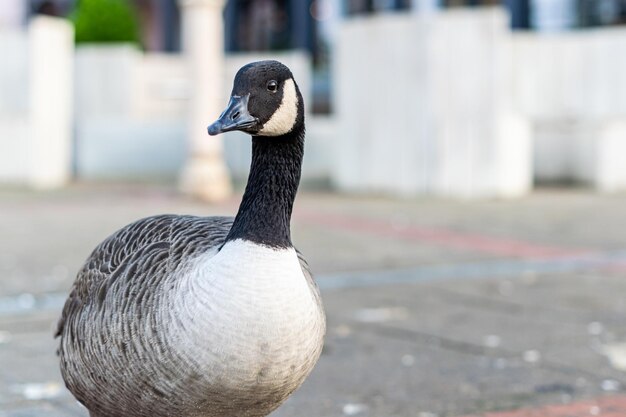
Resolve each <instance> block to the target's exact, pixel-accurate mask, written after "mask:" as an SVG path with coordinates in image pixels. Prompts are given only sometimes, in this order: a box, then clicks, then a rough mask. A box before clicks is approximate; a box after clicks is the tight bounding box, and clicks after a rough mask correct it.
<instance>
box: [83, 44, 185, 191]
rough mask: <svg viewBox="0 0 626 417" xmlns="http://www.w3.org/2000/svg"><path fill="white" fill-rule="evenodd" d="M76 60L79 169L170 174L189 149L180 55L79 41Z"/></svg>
mask: <svg viewBox="0 0 626 417" xmlns="http://www.w3.org/2000/svg"><path fill="white" fill-rule="evenodd" d="M75 68H76V77H75V84H76V111H75V125H76V156H75V158H76V167H77V175H78V177H79V178H80V179H84V180H128V179H159V178H160V179H163V178H175V177H176V176H177V175H178V173H179V171H180V169H181V167H182V164H183V162H184V160H185V156H186V149H187V148H186V147H187V141H186V137H185V127H186V124H185V121H186V119H185V111H186V106H187V101H188V88H189V86H188V80H187V74H186V71H185V66H184V62H183V61H182V58H180V57H179V56H175V55H165V54H144V53H142V52H140V51H139V50H137V49H136V48H135V47H133V46H132V45H116V46H107V45H91V46H80V47H78V48H77V50H76V66H75Z"/></svg>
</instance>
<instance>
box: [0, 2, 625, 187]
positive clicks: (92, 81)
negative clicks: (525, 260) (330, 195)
mask: <svg viewBox="0 0 626 417" xmlns="http://www.w3.org/2000/svg"><path fill="white" fill-rule="evenodd" d="M42 15H46V16H59V17H61V18H59V19H52V18H47V19H44V18H41V16H42ZM64 18H65V19H64ZM625 20H626V3H625V2H624V1H622V0H545V1H543V0H510V1H507V2H499V1H487V0H483V1H479V0H474V1H470V0H468V1H461V0H458V1H452V0H448V1H443V0H334V1H331V0H315V1H313V0H311V1H308V0H299V1H288V0H280V1H279V0H257V1H252V0H250V1H243V0H242V1H221V2H219V1H218V2H216V1H205V2H199V1H198V2H194V1H176V0H152V1H150V0H141V1H140V0H138V1H121V0H108V1H107V0H82V1H71V0H56V1H51V0H49V1H40V0H32V1H26V0H6V1H4V2H3V3H2V6H1V7H0V27H1V28H2V29H1V31H0V53H1V54H2V56H3V57H4V59H3V60H4V64H3V65H2V68H1V69H0V71H2V73H1V74H0V92H1V94H0V155H1V156H0V158H2V159H1V160H0V162H1V163H0V182H1V183H6V184H22V185H24V184H25V185H28V186H34V187H58V186H63V185H64V184H67V183H68V182H70V181H72V180H79V181H111V180H114V181H118V180H124V181H127V180H130V181H134V180H146V179H150V180H154V179H159V180H169V181H178V180H179V179H180V178H181V175H183V178H182V180H181V181H182V182H187V183H189V182H190V181H191V182H193V180H192V179H189V178H186V177H189V176H191V177H194V176H195V175H196V174H194V173H189V174H188V175H184V174H181V172H183V171H184V169H185V167H187V168H186V169H187V171H190V170H191V171H193V170H194V166H195V162H193V161H192V160H193V158H194V157H195V158H196V160H197V159H198V158H204V159H206V158H208V156H207V155H208V154H212V155H213V154H214V155H215V158H213V159H212V161H213V162H211V163H212V164H214V165H216V166H217V165H220V164H222V162H220V161H219V160H221V159H222V158H225V163H226V166H227V168H228V172H229V173H230V176H232V178H234V179H235V180H241V179H245V177H246V175H247V174H246V171H247V167H248V156H249V155H248V153H249V146H248V142H247V141H245V140H244V139H243V138H242V137H237V136H235V137H233V138H229V139H228V140H227V141H226V142H225V145H224V146H225V149H224V152H222V150H221V146H220V145H215V144H210V145H207V144H203V143H202V142H208V141H209V139H208V138H205V137H204V127H205V126H206V125H207V124H208V123H209V122H210V121H211V120H213V119H214V118H215V117H216V116H217V115H218V114H219V113H220V110H221V106H223V105H224V103H225V102H226V97H227V95H228V93H229V91H230V88H231V82H232V81H231V80H232V77H233V74H234V73H235V72H236V70H237V69H238V68H239V67H240V66H241V65H242V64H244V63H246V62H249V61H251V60H257V59H263V58H269V57H273V58H278V59H281V60H283V61H285V62H286V63H287V64H288V65H289V66H290V67H291V68H292V69H293V71H294V73H295V74H296V77H297V80H298V82H299V83H300V85H301V88H302V89H303V91H304V96H305V97H306V100H307V109H308V111H309V118H308V123H307V127H308V132H309V136H308V137H309V145H308V147H309V149H308V152H307V163H306V164H305V182H307V183H313V184H317V185H322V186H327V187H332V188H333V189H335V190H340V191H347V192H353V191H358V192H362V191H365V192H371V191H376V192H383V193H387V194H392V195H393V194H396V195H397V194H400V195H406V196H414V195H420V194H434V195H448V196H453V197H485V196H487V197H492V196H497V197H501V196H504V197H506V196H520V195H524V194H525V193H528V192H529V191H530V190H531V189H532V188H533V186H534V185H541V184H545V183H559V184H584V185H588V186H590V187H592V188H594V189H597V190H602V191H619V190H621V189H623V188H624V187H625V186H626V165H625V164H622V163H621V160H619V155H620V154H621V153H622V152H623V151H624V149H622V148H621V146H623V145H622V141H621V140H619V139H618V137H621V136H623V135H624V134H626V133H625V130H624V129H625V127H624V118H623V115H624V113H625V112H626V97H625V95H626V86H625V85H624V82H623V79H622V78H623V77H622V74H623V73H624V72H625V70H626V68H625V67H624V66H625V65H626V63H625V62H624V59H623V58H622V56H623V55H624V54H622V53H621V48H622V47H623V45H624V42H626V32H625V31H624V28H623V27H622V26H620V25H621V24H622V23H623V22H624V21H625ZM185 39H186V40H187V42H185ZM194 93H197V94H196V97H195V98H194ZM211 140H212V141H213V142H216V143H219V140H218V141H215V140H213V139H211ZM207 147H213V148H214V149H206V148H207ZM44 149H45V150H46V151H43V150H44ZM202 155H204V156H202ZM216 169H217V168H216ZM219 170H221V171H223V170H224V167H223V166H222V167H221V168H219ZM390 172H395V175H389V173H390ZM226 175H227V174H222V176H226ZM224 181H226V182H227V181H229V179H228V178H225V179H224Z"/></svg>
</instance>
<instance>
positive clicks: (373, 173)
mask: <svg viewBox="0 0 626 417" xmlns="http://www.w3.org/2000/svg"><path fill="white" fill-rule="evenodd" d="M511 52H512V49H511V34H510V32H509V30H508V27H507V17H506V16H505V14H504V12H503V11H502V10H500V9H487V10H483V11H479V12H476V11H468V10H460V11H450V12H446V13H436V14H427V15H423V16H420V15H415V14H411V15H400V14H397V15H379V16H373V17H364V18H356V19H351V20H348V21H346V22H345V23H344V24H342V28H341V31H340V36H339V42H338V45H337V53H336V63H335V68H336V71H335V75H336V79H335V85H336V97H337V120H338V123H339V136H338V137H337V138H336V140H337V142H338V144H339V151H338V152H336V155H337V158H338V159H337V160H336V161H335V163H334V164H333V165H332V166H333V167H334V171H333V173H332V178H333V179H335V181H336V184H337V186H338V187H339V188H341V189H343V190H347V191H349V190H362V191H370V190H379V191H383V192H392V193H399V194H404V195H414V194H421V193H429V194H437V195H448V196H464V197H478V196H516V195H521V194H524V193H525V192H527V191H528V190H529V189H530V186H531V181H532V171H531V152H530V149H531V147H530V143H531V137H530V129H529V126H528V124H527V123H526V121H525V120H524V119H523V118H522V117H521V115H520V114H519V113H518V112H516V111H515V109H514V106H513V92H512V89H511V80H512V65H511V64H512V56H511Z"/></svg>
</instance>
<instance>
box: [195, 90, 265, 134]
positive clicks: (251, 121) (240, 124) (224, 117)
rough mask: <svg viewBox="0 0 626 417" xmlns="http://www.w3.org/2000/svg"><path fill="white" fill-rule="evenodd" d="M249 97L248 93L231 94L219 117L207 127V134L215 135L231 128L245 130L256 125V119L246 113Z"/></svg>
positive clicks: (231, 129)
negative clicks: (243, 94) (242, 94)
mask: <svg viewBox="0 0 626 417" xmlns="http://www.w3.org/2000/svg"><path fill="white" fill-rule="evenodd" d="M249 98H250V95H249V94H246V95H245V96H231V97H230V101H229V102H228V107H226V110H224V111H223V112H222V114H221V115H220V118H219V119H217V120H216V121H215V122H213V123H212V124H211V125H210V126H209V127H208V129H207V130H208V131H209V135H211V136H215V135H217V134H220V133H224V132H230V131H233V130H243V131H246V130H248V129H250V128H251V127H254V126H256V125H257V123H258V120H257V119H256V118H255V117H252V116H251V115H250V113H248V99H249Z"/></svg>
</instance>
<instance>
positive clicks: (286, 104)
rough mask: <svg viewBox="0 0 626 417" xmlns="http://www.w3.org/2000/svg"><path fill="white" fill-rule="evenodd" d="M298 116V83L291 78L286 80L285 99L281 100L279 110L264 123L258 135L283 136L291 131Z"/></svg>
mask: <svg viewBox="0 0 626 417" xmlns="http://www.w3.org/2000/svg"><path fill="white" fill-rule="evenodd" d="M297 117H298V95H297V94H296V85H295V83H294V82H293V80H292V79H291V78H290V79H288V80H286V81H285V85H284V87H283V100H282V101H281V102H280V106H279V107H278V110H276V111H275V112H274V114H273V115H272V117H270V119H269V120H268V121H267V123H265V124H264V125H263V129H261V130H259V133H258V135H261V136H281V135H284V134H286V133H289V132H290V131H291V129H293V126H294V125H295V124H296V118H297Z"/></svg>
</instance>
